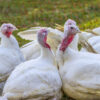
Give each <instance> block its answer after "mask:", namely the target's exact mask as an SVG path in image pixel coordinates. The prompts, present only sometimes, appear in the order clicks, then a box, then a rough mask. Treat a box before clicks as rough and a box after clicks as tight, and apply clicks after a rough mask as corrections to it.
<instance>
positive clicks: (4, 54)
mask: <svg viewBox="0 0 100 100" xmlns="http://www.w3.org/2000/svg"><path fill="white" fill-rule="evenodd" d="M16 29H17V28H16V27H15V26H14V25H12V24H10V23H8V24H3V25H2V26H1V33H0V36H1V45H0V93H1V91H2V88H3V85H4V82H5V81H6V79H7V78H8V76H9V74H10V73H11V71H12V70H13V69H14V68H15V67H16V65H18V64H20V63H21V62H23V61H24V57H23V55H22V53H21V51H20V48H19V45H18V42H17V40H16V39H15V38H14V36H13V35H12V32H13V31H14V30H16Z"/></svg>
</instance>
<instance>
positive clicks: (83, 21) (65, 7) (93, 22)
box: [0, 0, 100, 46]
mask: <svg viewBox="0 0 100 100" xmlns="http://www.w3.org/2000/svg"><path fill="white" fill-rule="evenodd" d="M68 18H72V19H74V20H75V21H76V22H77V23H78V25H79V27H80V29H81V30H84V29H87V28H90V29H92V28H95V27H98V26H100V0H59V1H58V0H43V1H42V0H0V25H1V24H2V23H4V22H11V23H13V24H14V25H16V26H17V27H18V28H19V31H21V30H25V29H27V28H29V27H32V26H50V27H55V23H58V24H61V25H63V24H64V22H65V21H66V20H67V19H68ZM15 36H16V35H15ZM16 38H17V39H18V41H19V44H20V46H21V45H23V44H25V43H26V42H28V41H25V40H22V39H21V38H19V37H18V36H17V37H16Z"/></svg>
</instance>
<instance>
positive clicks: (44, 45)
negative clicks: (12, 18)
mask: <svg viewBox="0 0 100 100" xmlns="http://www.w3.org/2000/svg"><path fill="white" fill-rule="evenodd" d="M16 29H17V28H16V27H15V26H14V25H12V24H10V23H7V24H3V25H1V27H0V31H1V32H0V38H1V45H0V93H1V97H0V100H61V98H62V95H63V93H64V94H65V95H67V96H69V97H71V98H73V99H76V100H100V36H99V35H100V28H96V29H93V30H92V31H90V30H88V32H81V31H80V30H79V28H78V26H77V24H76V22H75V21H74V20H71V19H68V20H67V21H66V22H65V24H64V29H63V27H61V26H60V25H58V26H57V29H53V28H50V27H32V28H30V29H29V30H26V31H23V32H20V33H18V35H19V36H20V37H22V38H24V39H28V40H33V41H32V42H30V43H28V44H25V45H24V46H22V47H21V48H20V47H19V45H18V42H17V40H16V39H15V37H14V36H13V35H12V32H13V31H14V30H16ZM61 30H64V32H62V31H61ZM78 44H81V46H82V47H81V49H80V50H79V48H78Z"/></svg>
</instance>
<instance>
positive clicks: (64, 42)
mask: <svg viewBox="0 0 100 100" xmlns="http://www.w3.org/2000/svg"><path fill="white" fill-rule="evenodd" d="M73 38H74V35H69V36H68V37H67V38H66V37H65V38H64V39H63V40H62V43H61V46H60V50H61V51H63V52H64V51H65V49H66V48H67V47H68V45H69V44H70V43H71V42H72V40H73Z"/></svg>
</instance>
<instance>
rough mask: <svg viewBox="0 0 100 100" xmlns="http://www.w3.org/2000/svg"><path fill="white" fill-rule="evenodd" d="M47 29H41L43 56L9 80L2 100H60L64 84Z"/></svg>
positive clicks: (31, 61)
mask: <svg viewBox="0 0 100 100" xmlns="http://www.w3.org/2000/svg"><path fill="white" fill-rule="evenodd" d="M47 34H48V31H47V29H40V30H39V32H38V36H37V38H38V42H39V45H40V47H41V55H40V56H39V57H38V58H37V59H33V60H29V61H26V62H24V63H22V64H20V65H19V66H17V67H16V69H15V70H14V71H13V72H12V74H11V75H10V77H9V78H8V80H7V82H6V84H5V87H4V90H3V95H4V96H3V97H2V98H1V99H0V100H10V99H11V100H59V99H60V97H61V95H60V93H61V86H62V82H61V79H60V76H59V73H58V70H57V67H56V65H55V57H54V55H53V53H52V51H51V48H50V46H49V44H48V43H47V42H46V40H47Z"/></svg>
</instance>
